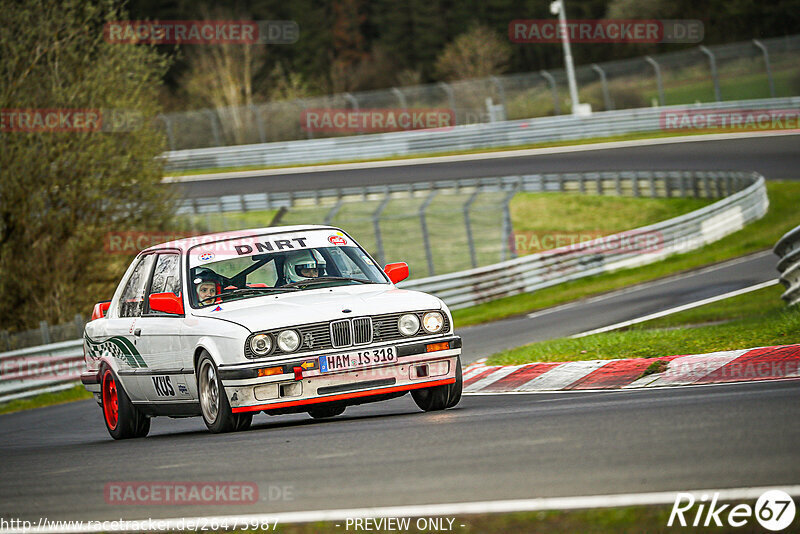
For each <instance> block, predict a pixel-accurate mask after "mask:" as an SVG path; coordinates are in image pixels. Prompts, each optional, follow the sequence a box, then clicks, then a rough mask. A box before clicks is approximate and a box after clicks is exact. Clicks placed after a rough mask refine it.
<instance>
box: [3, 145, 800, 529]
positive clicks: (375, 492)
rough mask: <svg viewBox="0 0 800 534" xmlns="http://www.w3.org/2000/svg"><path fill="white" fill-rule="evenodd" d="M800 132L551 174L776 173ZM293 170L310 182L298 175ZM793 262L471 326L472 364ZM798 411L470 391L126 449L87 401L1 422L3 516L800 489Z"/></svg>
mask: <svg viewBox="0 0 800 534" xmlns="http://www.w3.org/2000/svg"><path fill="white" fill-rule="evenodd" d="M796 143H797V138H796V137H779V138H769V139H754V140H747V141H744V142H742V141H739V140H737V141H725V142H722V143H716V142H712V141H705V142H702V143H698V144H697V145H695V144H693V143H692V144H682V145H680V147H673V146H672V145H662V146H658V147H653V148H652V149H646V150H642V149H635V150H624V151H614V150H609V151H603V153H602V154H601V153H600V152H597V153H593V152H586V153H583V152H581V153H573V154H567V155H566V156H565V158H564V159H561V158H543V159H542V161H540V162H539V163H536V164H535V165H538V168H537V169H533V170H540V171H543V170H548V169H545V167H547V166H554V167H557V169H553V168H550V169H549V170H573V171H574V170H597V169H601V168H621V169H635V168H656V167H659V166H662V165H663V167H664V168H676V167H682V168H708V169H719V168H743V169H749V170H758V171H760V172H762V173H763V174H765V175H766V176H767V177H768V178H796V177H797V176H796V169H797V168H800V155H798V150H797V146H796ZM676 149H677V152H676ZM658 154H661V155H660V156H658V157H657V155H658ZM679 156H680V157H679ZM521 160H522V161H519V162H515V161H513V160H504V161H495V162H492V163H491V165H490V166H489V167H491V172H488V173H487V175H491V174H494V175H499V174H513V173H515V172H521V169H522V167H523V166H527V167H528V170H527V171H525V172H533V170H532V169H531V168H530V167H531V165H534V163H532V162H531V161H528V162H527V163H526V162H525V159H524V158H521ZM536 161H537V162H538V161H539V159H538V158H537V160H536ZM693 163H694V164H695V165H693ZM612 164H613V165H612ZM475 166H476V164H475V163H474V162H472V163H470V165H468V167H469V168H470V169H472V171H474V172H472V171H470V170H469V169H463V168H462V169H461V171H458V169H452V172H453V173H454V175H458V174H461V175H465V174H466V175H473V176H474V175H480V174H475V172H482V171H479V169H475V168H474V167H475ZM447 168H448V169H449V168H450V167H447ZM486 170H488V167H487V169H486ZM392 172H394V171H392ZM426 172H427V173H428V174H427V175H425V174H424V173H426ZM448 172H450V171H448ZM419 173H422V175H423V177H422V178H420V179H431V178H432V177H433V174H431V173H434V174H435V177H436V178H437V179H442V178H447V177H453V176H445V175H442V173H436V172H435V171H434V170H427V171H426V170H425V169H422V170H421V169H419V168H417V169H414V176H415V177H416V176H418V175H419ZM320 174H326V173H320ZM348 175H349V176H350V178H351V180H350V183H351V184H352V183H353V180H358V179H362V178H363V177H364V176H372V178H373V180H372V182H371V183H375V182H374V178H375V172H374V171H371V172H369V173H365V174H364V175H363V176H362V174H361V173H354V172H353V171H349V172H348V173H344V174H343V175H342V176H340V177H339V178H337V179H341V180H345V179H347V176H348ZM410 177H411V175H410V174H407V175H405V177H404V178H405V179H403V180H401V179H400V178H398V177H396V176H395V177H388V178H387V181H408V180H409V178H410ZM290 179H291V182H293V183H295V184H297V182H296V180H297V179H298V177H297V176H292V177H291V178H290ZM381 179H383V175H382V174H381ZM274 180H275V177H271V178H270V181H274ZM278 181H279V180H278ZM225 183H226V184H231V183H233V182H232V181H225ZM286 183H288V182H286ZM189 185H191V186H194V185H195V184H189ZM328 186H330V183H328ZM311 187H319V184H313V185H312V186H311ZM281 188H282V187H281ZM262 190H263V189H262ZM203 194H204V195H205V194H213V193H209V192H205V193H203ZM201 196H202V195H201ZM776 260H777V258H775V257H774V256H772V255H771V254H769V253H768V252H767V253H761V254H758V255H754V256H751V257H748V258H746V259H744V260H739V261H736V262H731V263H728V264H725V265H723V266H718V267H715V268H714V269H713V270H711V271H703V270H701V271H697V272H694V273H689V274H688V275H680V276H677V277H672V278H670V279H666V280H662V281H659V282H657V283H650V284H644V285H642V286H639V287H634V288H628V289H626V290H623V291H619V292H616V293H612V294H609V295H604V296H601V297H599V298H596V299H590V300H588V301H584V302H581V303H579V305H571V306H567V307H561V308H557V309H554V310H548V311H547V312H546V313H541V314H538V315H535V316H533V317H528V316H521V317H516V318H511V319H507V320H504V321H498V322H495V323H492V324H489V325H483V326H478V327H472V328H465V329H461V330H460V331H459V333H460V334H461V335H462V336H463V337H464V345H465V350H464V359H465V361H471V360H474V359H476V358H479V357H482V356H486V355H488V354H489V353H491V352H494V351H496V350H499V349H502V348H508V347H510V346H516V345H519V344H523V343H527V342H531V341H535V340H538V339H546V338H549V337H557V336H563V335H569V334H573V333H577V332H580V331H584V330H587V329H590V328H597V327H601V326H605V325H608V324H611V323H616V322H618V321H621V320H626V319H632V318H635V317H638V316H640V315H645V314H648V313H652V312H654V311H658V310H662V309H665V308H671V307H674V306H677V305H681V304H684V303H687V302H691V301H694V300H699V299H702V298H705V297H708V296H712V295H715V294H721V293H725V292H728V291H731V290H734V289H739V288H742V287H747V286H749V285H753V284H755V283H758V282H763V281H765V280H769V279H772V278H774V277H775V276H776V274H777V273H776V271H775V263H776ZM798 417H800V380H785V381H774V382H761V383H752V384H735V385H721V386H693V387H684V388H674V389H655V390H639V391H606V392H571V393H548V394H522V395H496V396H486V395H470V396H465V397H464V398H463V400H462V402H461V403H460V404H459V405H458V406H457V407H456V408H455V409H452V410H448V411H446V412H439V413H431V414H425V413H422V412H420V411H419V410H418V409H417V407H416V405H415V404H414V403H413V401H412V400H411V398H410V396H405V397H402V398H399V399H394V400H392V401H389V402H385V403H381V404H373V405H364V406H357V407H351V408H348V410H347V411H346V412H345V414H344V415H342V416H340V417H337V418H335V419H332V420H328V421H321V422H320V421H314V420H312V419H310V418H309V417H308V416H305V415H302V414H301V415H291V416H280V417H267V416H265V415H263V414H262V415H258V416H256V418H255V419H254V425H253V428H252V429H251V430H249V431H247V432H242V433H236V434H224V435H211V434H208V433H207V432H206V430H205V426H204V425H203V423H202V420H200V419H199V418H194V419H181V420H173V419H168V418H157V419H155V420H154V421H153V424H152V430H151V433H150V436H149V437H148V438H146V439H139V440H129V441H124V442H115V441H113V440H112V439H111V438H110V437H109V436H108V434H107V432H106V430H105V428H104V426H103V422H102V415H101V412H100V409H99V408H98V407H97V405H96V404H95V403H94V402H93V401H81V402H76V403H71V404H66V405H60V406H53V407H48V408H42V409H38V410H32V411H28V412H20V413H15V414H8V415H2V416H0V480H2V481H3V484H0V515H1V516H2V517H3V518H6V519H7V518H21V519H30V520H38V519H39V518H40V517H47V518H48V519H51V520H52V519H83V520H86V519H111V520H113V519H118V518H120V517H124V518H128V519H140V518H148V517H154V518H155V517H161V518H164V517H180V516H202V515H220V514H234V513H240V514H251V513H275V512H281V511H299V510H320V509H340V508H356V507H364V506H392V505H403V504H431V503H450V502H464V501H481V500H500V499H523V498H533V497H558V496H576V495H604V494H613V493H639V492H649V491H686V490H691V489H700V488H734V487H752V486H766V485H791V484H798V483H800V448H799V447H797V443H798V442H800V425H797V420H798ZM126 481H235V482H252V483H255V484H257V485H258V487H259V494H260V500H259V502H258V503H257V504H252V505H216V506H164V505H141V506H115V505H109V504H107V503H106V501H105V498H104V487H105V485H106V484H107V483H109V482H126Z"/></svg>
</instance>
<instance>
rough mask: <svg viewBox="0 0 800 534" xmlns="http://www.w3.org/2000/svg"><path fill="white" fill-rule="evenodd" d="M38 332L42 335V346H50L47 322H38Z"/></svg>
mask: <svg viewBox="0 0 800 534" xmlns="http://www.w3.org/2000/svg"><path fill="white" fill-rule="evenodd" d="M39 331H40V332H41V333H42V345H49V344H50V327H49V325H48V324H47V321H39Z"/></svg>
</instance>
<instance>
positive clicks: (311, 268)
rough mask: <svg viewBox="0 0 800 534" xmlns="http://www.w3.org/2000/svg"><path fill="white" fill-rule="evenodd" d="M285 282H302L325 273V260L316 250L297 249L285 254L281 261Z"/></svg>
mask: <svg viewBox="0 0 800 534" xmlns="http://www.w3.org/2000/svg"><path fill="white" fill-rule="evenodd" d="M283 274H284V278H285V279H286V283H292V282H302V281H304V280H307V279H309V278H318V277H320V276H323V275H324V274H325V260H324V259H323V257H322V255H321V254H320V253H319V252H317V251H316V250H298V251H296V252H290V253H288V254H287V255H286V259H285V260H284V262H283Z"/></svg>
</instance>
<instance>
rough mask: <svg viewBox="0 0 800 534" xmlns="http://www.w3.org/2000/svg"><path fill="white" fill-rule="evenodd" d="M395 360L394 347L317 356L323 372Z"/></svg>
mask: <svg viewBox="0 0 800 534" xmlns="http://www.w3.org/2000/svg"><path fill="white" fill-rule="evenodd" d="M394 362H397V350H396V349H395V348H394V347H381V348H379V349H365V350H354V351H352V352H345V353H343V354H331V355H326V356H320V357H319V370H320V371H321V372H323V373H329V372H331V371H342V370H344V369H354V368H356V367H365V366H370V365H382V364H384V363H394Z"/></svg>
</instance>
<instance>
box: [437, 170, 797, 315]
mask: <svg viewBox="0 0 800 534" xmlns="http://www.w3.org/2000/svg"><path fill="white" fill-rule="evenodd" d="M767 192H768V195H769V200H770V208H769V211H768V213H767V214H766V215H765V216H764V217H763V218H762V219H760V220H758V221H755V222H753V223H750V224H749V225H747V226H746V227H745V228H743V229H742V230H739V231H738V232H735V233H733V234H731V235H729V236H727V237H725V238H723V239H720V240H719V241H717V242H715V243H711V244H709V245H706V246H705V247H703V248H701V249H698V250H695V251H692V252H687V253H685V254H678V255H675V256H671V257H669V258H666V259H665V260H663V261H660V262H657V263H653V264H651V265H645V266H642V267H637V268H635V269H626V270H621V271H616V272H613V273H605V274H601V275H597V276H593V277H589V278H584V279H581V280H575V281H572V282H568V283H565V284H559V285H558V286H555V287H551V288H547V289H543V290H540V291H537V292H535V293H525V294H523V295H515V296H513V297H506V298H503V299H498V300H495V301H493V302H489V303H486V304H479V305H477V306H472V307H469V308H464V309H461V310H455V311H454V312H453V319H454V322H455V324H456V327H464V326H469V325H474V324H480V323H485V322H489V321H495V320H498V319H503V318H506V317H511V316H514V315H519V314H522V313H528V312H531V311H535V310H540V309H543V308H549V307H551V306H556V305H558V304H563V303H565V302H569V301H573V300H577V299H581V298H585V297H589V296H593V295H597V294H600V293H605V292H608V291H613V290H615V289H620V288H622V287H626V286H630V285H634V284H639V283H642V282H647V281H649V280H655V279H657V278H662V277H664V276H668V275H672V274H677V273H680V272H684V271H689V270H692V269H697V268H699V267H703V266H706V265H710V264H713V263H718V262H721V261H725V260H729V259H733V258H737V257H739V256H743V255H746V254H750V253H753V252H758V251H760V250H765V249H769V248H772V247H773V246H774V245H775V243H776V242H777V241H778V239H780V237H781V236H782V235H783V234H785V233H786V232H788V231H789V230H791V229H792V228H794V227H795V226H796V225H797V222H798V219H797V206H798V205H800V182H778V181H776V182H768V183H767ZM776 275H777V273H776Z"/></svg>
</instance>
